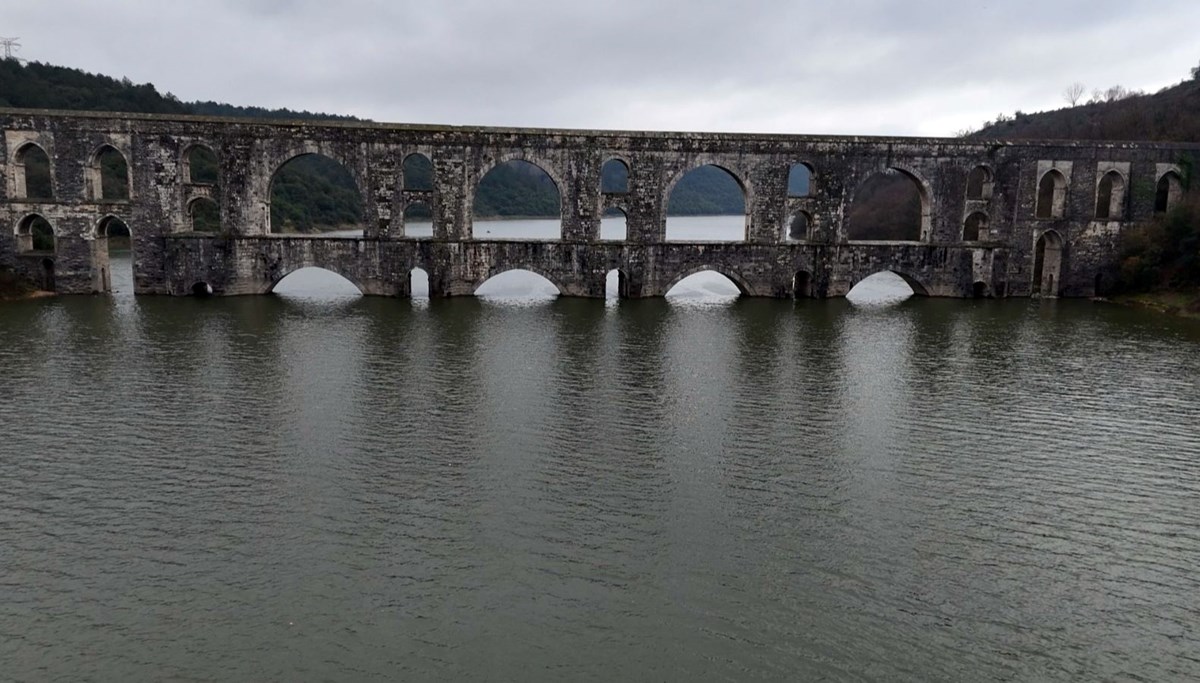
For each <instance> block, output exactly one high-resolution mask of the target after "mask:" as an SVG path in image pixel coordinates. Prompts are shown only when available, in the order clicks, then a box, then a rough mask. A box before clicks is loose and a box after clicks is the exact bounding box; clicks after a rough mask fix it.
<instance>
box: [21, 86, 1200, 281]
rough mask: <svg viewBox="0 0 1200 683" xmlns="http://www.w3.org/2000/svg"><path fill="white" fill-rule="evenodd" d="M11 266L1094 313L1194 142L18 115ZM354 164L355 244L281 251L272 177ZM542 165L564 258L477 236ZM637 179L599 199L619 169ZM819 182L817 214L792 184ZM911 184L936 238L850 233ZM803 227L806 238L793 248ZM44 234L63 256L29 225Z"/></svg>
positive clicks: (318, 240)
mask: <svg viewBox="0 0 1200 683" xmlns="http://www.w3.org/2000/svg"><path fill="white" fill-rule="evenodd" d="M0 129H2V130H3V139H2V141H0V145H2V146H0V176H2V178H3V182H0V224H3V225H4V226H6V230H7V232H6V233H5V236H4V237H3V238H2V239H0V266H4V267H7V268H9V269H13V270H15V271H17V272H19V273H22V274H24V275H25V276H27V277H28V278H30V279H33V280H35V281H37V282H39V283H41V284H42V285H43V286H46V287H51V288H54V289H57V290H58V291H60V292H64V293H90V292H103V291H107V290H108V289H110V285H109V282H110V276H109V274H108V252H107V238H106V234H107V233H106V225H108V224H109V222H110V221H111V220H112V219H114V218H115V219H120V220H121V221H123V222H124V223H125V224H127V225H128V226H129V228H130V229H131V232H132V240H133V252H134V259H133V260H134V281H135V291H136V292H137V293H139V294H174V295H186V294H191V293H193V292H195V291H197V289H198V288H199V289H205V290H207V289H209V288H211V290H212V291H213V292H214V293H216V294H256V293H265V292H269V291H271V289H273V288H274V286H275V284H277V283H278V282H279V280H280V279H282V278H283V277H285V276H286V275H287V274H288V273H290V272H292V271H294V270H297V269H299V268H303V267H307V266H318V267H322V268H326V269H328V270H331V271H334V272H336V273H339V274H341V275H343V276H344V277H346V278H347V279H349V280H350V281H351V282H353V283H354V284H355V285H357V286H358V287H359V288H360V289H361V290H362V291H363V292H364V293H367V294H375V295H388V296H405V295H407V294H408V293H409V282H410V273H411V271H412V270H413V269H414V268H422V269H424V270H425V271H426V272H427V273H428V274H429V278H430V293H431V295H433V296H455V295H466V294H471V293H473V292H474V291H475V289H476V288H477V287H478V286H479V285H480V284H481V283H482V282H483V281H484V280H486V279H487V278H489V277H491V276H493V275H496V274H498V273H500V272H504V271H506V270H510V269H517V268H520V269H526V270H531V271H533V272H536V273H539V274H541V275H544V276H545V277H546V278H548V279H549V280H550V281H551V282H553V283H554V284H555V285H556V286H557V287H558V288H559V290H560V291H561V292H562V294H564V295H569V296H585V297H603V296H604V284H605V278H606V276H607V274H608V273H609V272H611V271H613V270H617V271H619V272H620V274H621V295H622V296H628V297H649V296H662V295H664V294H665V293H666V291H667V290H668V289H669V288H670V287H671V286H672V285H673V284H674V283H676V282H678V281H679V280H680V279H682V278H683V277H685V276H686V275H689V274H691V273H694V272H698V271H701V270H714V271H718V272H720V273H722V274H724V275H726V276H728V277H729V278H730V279H731V280H732V281H733V282H734V283H735V284H737V286H738V287H739V288H740V289H741V290H742V291H743V293H744V294H747V295H751V296H767V297H790V296H796V295H798V296H839V295H843V294H845V293H846V292H847V291H849V289H850V288H851V287H852V286H853V285H854V284H855V283H857V282H858V281H859V280H861V279H863V278H864V277H866V276H868V275H870V274H873V273H876V272H879V271H884V270H889V271H893V272H896V273H898V274H900V275H901V276H902V277H904V278H905V280H907V281H908V282H909V283H910V284H911V285H912V286H913V288H914V290H915V291H917V292H918V293H919V294H927V295H932V296H950V297H967V296H980V295H983V296H1029V295H1031V294H1041V295H1049V296H1058V295H1062V296H1091V295H1094V294H1096V293H1097V291H1098V290H1102V289H1103V288H1104V287H1105V286H1106V283H1111V282H1112V278H1113V273H1114V271H1115V268H1116V259H1117V248H1118V238H1119V236H1120V234H1121V232H1122V230H1124V229H1125V228H1127V227H1128V226H1129V225H1131V224H1132V223H1133V222H1136V221H1139V220H1144V219H1146V218H1149V217H1151V216H1152V215H1153V214H1154V213H1155V212H1156V211H1161V210H1164V209H1165V208H1167V207H1168V206H1169V205H1170V204H1172V203H1173V202H1175V201H1177V200H1178V198H1179V195H1180V192H1181V179H1182V176H1183V174H1182V171H1181V167H1182V165H1183V164H1184V163H1187V162H1185V161H1184V159H1185V158H1189V157H1194V156H1195V155H1196V153H1197V152H1200V146H1198V145H1182V144H1149V143H1136V144H1135V143H1090V142H1040V141H1039V142H1033V141H1023V142H1013V141H981V140H963V139H936V138H885V137H845V136H842V137H832V136H802V135H752V134H705V133H658V132H620V131H584V130H538V129H513V128H470V127H448V126H416V125H392V124H375V123H345V122H312V121H261V120H252V119H224V118H209V117H189V116H161V115H139V114H109V113H78V112H52V111H31V110H14V109H0ZM197 149H204V150H208V151H209V152H211V154H212V156H214V157H215V159H216V163H217V169H218V170H217V174H216V180H217V181H216V183H211V184H210V183H206V182H201V181H200V180H199V179H198V178H194V177H193V171H192V168H191V164H192V162H191V159H192V158H194V157H193V156H192V155H193V152H194V151H195V150H197ZM39 152H44V154H45V157H46V158H47V159H48V162H49V168H50V170H49V180H48V184H49V185H50V186H51V191H50V192H48V193H47V192H42V193H41V194H49V195H50V196H42V197H34V196H32V194H31V191H30V189H29V188H30V184H29V182H28V179H27V171H29V172H30V173H32V172H33V171H32V170H30V166H29V162H28V159H29V158H31V155H36V154H37V153H39ZM309 153H319V154H323V155H326V156H328V157H331V158H333V159H335V160H337V161H339V162H340V163H342V164H343V165H344V166H345V167H346V168H347V169H348V170H349V172H350V173H351V175H352V176H353V178H354V180H355V182H356V183H357V185H358V187H359V189H360V191H361V193H362V196H363V199H364V204H365V212H366V216H367V218H366V228H365V230H364V231H363V234H362V236H361V237H356V238H335V237H322V236H283V235H272V234H270V187H271V180H272V177H273V175H274V173H275V171H276V170H277V169H278V168H280V167H281V166H282V165H283V164H284V163H286V162H287V161H289V160H291V159H293V158H295V157H297V156H300V155H304V154H309ZM114 154H115V155H117V156H118V157H119V158H120V159H122V160H123V161H124V162H125V168H126V171H125V173H126V174H127V181H128V183H127V188H123V189H124V193H123V194H120V195H119V196H115V197H114V196H110V193H109V192H108V190H107V189H106V188H104V187H102V186H103V181H102V179H101V166H102V164H103V163H107V162H105V155H109V156H111V155H114ZM415 154H420V155H422V156H423V157H424V158H425V159H428V160H429V161H431V162H432V182H431V184H430V185H429V186H428V187H426V188H419V189H418V188H414V187H412V186H411V184H409V183H406V179H405V177H404V176H405V168H406V163H405V162H406V160H408V159H411V158H412V155H415ZM512 159H521V160H525V161H528V162H531V163H534V164H536V165H538V166H540V167H541V168H542V169H544V170H545V171H546V172H547V174H548V175H549V176H550V177H551V178H552V179H553V180H554V182H555V184H556V185H557V188H558V191H559V195H560V198H561V235H560V238H559V239H554V240H524V241H510V240H492V239H478V238H476V236H475V235H474V234H473V231H472V216H473V202H474V197H475V189H476V188H477V186H478V184H479V182H480V179H481V178H482V177H483V176H484V174H486V173H487V172H488V171H489V170H490V169H492V168H494V167H495V166H497V165H498V164H501V163H503V162H505V161H508V160H512ZM613 159H616V160H619V161H620V162H621V163H622V164H623V165H624V166H625V167H626V168H627V169H628V184H627V187H625V188H622V191H612V192H605V191H603V190H602V186H601V167H602V166H603V165H604V164H605V163H606V162H607V161H609V160H613ZM706 164H713V165H716V166H719V167H720V168H722V169H725V170H726V171H728V172H729V173H730V174H731V175H732V176H733V177H734V178H735V179H736V180H737V182H738V184H739V185H740V186H741V188H742V190H743V192H744V196H745V199H746V230H745V236H744V239H743V240H739V241H736V242H668V241H667V240H666V208H667V200H668V197H669V196H670V191H671V189H672V188H673V187H674V185H675V183H677V182H678V181H679V179H680V178H681V177H682V176H683V175H684V174H685V173H686V172H688V171H689V170H691V169H693V168H697V167H699V166H701V165H706ZM798 164H802V165H804V167H805V168H806V169H807V170H809V171H810V172H811V185H810V188H809V190H808V191H807V192H806V193H804V195H803V196H791V195H790V194H789V191H788V178H789V173H790V171H791V169H792V168H793V167H795V166H796V165H798ZM880 171H884V172H888V171H893V172H899V173H903V174H905V175H906V176H908V177H909V178H911V179H912V180H913V181H914V182H915V183H916V185H917V187H918V188H919V192H920V195H921V203H922V207H921V209H922V210H921V234H920V237H919V239H916V240H913V241H906V242H861V241H852V240H849V239H847V234H846V230H845V226H844V217H845V216H846V214H847V209H848V207H849V206H850V204H851V202H852V201H853V200H854V197H855V194H856V192H858V190H859V189H860V188H861V187H862V186H863V183H864V182H865V181H866V179H867V178H868V177H870V176H872V175H873V174H876V173H878V172H880ZM205 202H209V203H212V204H213V205H214V206H215V207H216V213H217V214H218V215H219V219H220V225H221V226H222V229H223V231H222V232H220V233H217V234H213V233H197V232H193V231H192V226H191V213H192V211H193V210H194V209H195V207H196V206H197V205H198V204H201V203H205ZM418 203H419V204H425V205H427V206H428V207H430V209H431V210H432V214H433V236H432V237H428V238H417V237H409V236H406V235H405V221H404V214H405V210H406V209H407V208H409V207H410V206H412V205H414V204H418ZM610 209H620V210H621V211H622V212H623V213H624V214H625V215H626V220H627V234H626V238H625V239H624V240H620V241H606V240H601V239H600V237H599V232H600V217H601V216H602V215H603V214H604V212H605V211H606V210H610ZM798 214H802V215H803V216H804V218H805V222H806V223H807V226H808V228H807V232H806V233H805V234H802V235H799V236H798V237H799V239H796V238H795V237H796V236H795V235H789V230H788V226H789V224H790V222H791V221H792V219H793V217H794V216H796V215H798ZM39 222H41V224H43V225H44V224H48V225H49V226H50V228H49V229H51V230H52V231H53V235H54V239H53V248H52V249H47V248H44V247H43V248H42V249H39V248H37V245H36V244H35V242H34V241H33V240H32V238H31V230H32V229H33V227H35V226H36V225H37V224H39Z"/></svg>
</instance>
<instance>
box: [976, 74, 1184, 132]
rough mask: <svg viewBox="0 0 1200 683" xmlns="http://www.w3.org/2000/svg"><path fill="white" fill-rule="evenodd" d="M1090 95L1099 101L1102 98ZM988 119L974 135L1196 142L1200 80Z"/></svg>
mask: <svg viewBox="0 0 1200 683" xmlns="http://www.w3.org/2000/svg"><path fill="white" fill-rule="evenodd" d="M1094 99H1100V100H1103V99H1104V97H1103V96H1101V97H1097V98H1094ZM1004 119H1005V120H1002V121H998V122H988V124H986V125H984V127H983V128H981V129H980V130H979V131H977V132H975V133H971V134H970V135H969V136H968V137H972V138H1005V139H1017V138H1024V139H1037V140H1046V139H1064V140H1139V141H1172V142H1200V80H1196V79H1193V80H1190V81H1184V82H1183V83H1180V84H1179V85H1176V86H1173V87H1170V88H1166V89H1164V90H1161V91H1159V92H1157V93H1154V94H1153V95H1146V94H1136V93H1135V94H1128V93H1125V94H1123V96H1122V95H1116V96H1115V97H1114V98H1113V99H1112V101H1095V102H1089V103H1087V104H1080V105H1078V106H1074V107H1064V108H1062V109H1056V110H1054V111H1046V112H1039V113H1036V114H1023V113H1020V112H1018V113H1017V114H1016V115H1014V116H1013V117H1012V118H1008V117H1004Z"/></svg>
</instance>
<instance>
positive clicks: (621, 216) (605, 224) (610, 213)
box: [600, 206, 629, 241]
mask: <svg viewBox="0 0 1200 683" xmlns="http://www.w3.org/2000/svg"><path fill="white" fill-rule="evenodd" d="M628 237H629V224H628V219H627V217H626V216H625V210H624V209H620V208H617V207H615V206H614V207H611V208H608V209H605V211H604V215H603V216H602V217H601V218H600V239H602V240H614V241H623V240H625V239H627V238H628Z"/></svg>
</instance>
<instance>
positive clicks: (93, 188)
mask: <svg viewBox="0 0 1200 683" xmlns="http://www.w3.org/2000/svg"><path fill="white" fill-rule="evenodd" d="M88 186H89V195H90V196H91V198H92V199H93V200H98V201H106V202H122V201H128V200H129V163H128V162H127V161H126V160H125V155H124V154H122V153H121V152H120V151H119V150H118V149H117V148H116V147H113V146H112V145H104V146H102V147H101V148H100V149H99V150H98V151H97V152H96V155H95V156H94V157H93V159H92V163H91V165H90V167H89V168H88Z"/></svg>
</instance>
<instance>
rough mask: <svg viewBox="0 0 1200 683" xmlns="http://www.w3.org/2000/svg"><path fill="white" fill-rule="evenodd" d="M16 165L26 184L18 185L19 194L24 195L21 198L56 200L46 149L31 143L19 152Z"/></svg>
mask: <svg viewBox="0 0 1200 683" xmlns="http://www.w3.org/2000/svg"><path fill="white" fill-rule="evenodd" d="M16 163H17V168H16V169H15V170H16V171H17V173H18V174H19V175H18V178H20V177H21V176H24V182H18V183H17V192H19V193H24V194H23V195H21V196H20V198H23V199H31V200H34V201H39V200H41V201H49V200H53V199H54V182H53V180H52V178H51V172H50V157H49V156H48V155H47V154H46V151H45V150H44V149H42V148H41V147H39V146H38V145H36V144H33V143H29V144H27V145H25V146H24V147H22V148H21V149H20V150H19V151H18V152H17V156H16Z"/></svg>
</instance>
